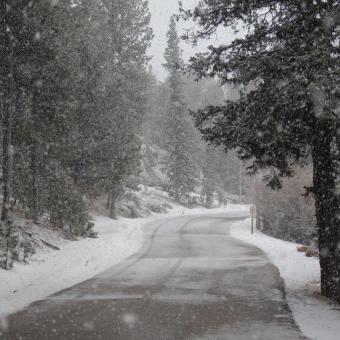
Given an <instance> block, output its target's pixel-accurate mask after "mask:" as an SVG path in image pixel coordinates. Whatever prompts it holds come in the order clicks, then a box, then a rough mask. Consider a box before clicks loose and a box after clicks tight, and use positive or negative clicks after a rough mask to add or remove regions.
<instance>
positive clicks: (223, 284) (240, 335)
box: [4, 213, 302, 340]
mask: <svg viewBox="0 0 340 340" xmlns="http://www.w3.org/2000/svg"><path fill="white" fill-rule="evenodd" d="M241 216H242V214H236V213H233V214H228V215H226V214H224V215H222V214H218V215H205V216H203V215H202V216H181V217H177V218H172V219H169V218H168V219H163V220H158V221H154V222H152V223H150V224H149V225H148V226H147V227H146V234H147V236H146V240H147V242H145V244H144V246H143V247H142V249H141V250H140V251H139V252H138V253H137V254H135V255H134V256H132V257H130V258H129V259H127V260H126V261H124V262H123V263H121V264H120V265H118V266H114V267H112V268H111V269H109V270H107V271H105V272H104V273H102V274H100V275H97V276H96V277H94V278H92V279H90V280H88V281H85V282H83V283H81V284H78V285H76V286H74V287H72V288H70V289H66V290H64V291H61V292H59V293H57V294H55V295H52V296H50V297H49V298H47V299H45V300H43V301H40V302H37V303H34V304H32V305H31V306H29V307H28V308H26V309H25V310H23V311H21V312H19V313H17V314H14V315H12V316H10V317H9V318H8V328H7V331H6V332H5V333H4V339H6V340H13V339H19V338H20V339H23V340H25V339H30V340H31V339H35V340H41V339H49V340H53V339H58V340H63V339H67V340H73V339H82V340H86V339H91V340H92V339H104V340H105V339H115V340H123V339H124V340H129V339H140V340H143V339H145V340H151V339H164V340H166V339H176V340H181V339H214V340H217V339H221V340H222V339H223V340H225V339H232V340H241V339H242V340H248V339H261V340H283V339H290V340H295V339H301V336H302V335H301V332H300V330H299V328H298V327H297V325H296V324H295V322H294V320H293V318H292V314H291V311H290V309H289V308H288V306H287V304H286V303H285V301H284V298H283V286H282V280H281V278H280V275H279V272H278V270H277V268H276V267H274V266H273V265H272V264H271V263H270V262H269V260H268V257H267V256H266V255H265V253H263V252H262V251H261V250H260V249H259V248H255V247H253V246H250V245H248V244H246V243H243V242H242V241H238V240H236V239H235V238H233V237H231V236H230V232H229V227H230V225H231V224H232V223H233V221H235V218H236V219H240V218H241Z"/></svg>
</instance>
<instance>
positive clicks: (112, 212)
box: [109, 184, 121, 219]
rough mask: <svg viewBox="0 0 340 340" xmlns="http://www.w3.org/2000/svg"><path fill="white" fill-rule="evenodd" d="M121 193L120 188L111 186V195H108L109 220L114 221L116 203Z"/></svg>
mask: <svg viewBox="0 0 340 340" xmlns="http://www.w3.org/2000/svg"><path fill="white" fill-rule="evenodd" d="M120 193H121V186H120V185H118V184H116V185H114V186H113V188H112V191H111V195H110V209H109V213H110V218H113V219H116V218H117V216H116V202H117V199H118V197H119V194H120Z"/></svg>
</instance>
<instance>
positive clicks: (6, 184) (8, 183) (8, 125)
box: [1, 65, 14, 221]
mask: <svg viewBox="0 0 340 340" xmlns="http://www.w3.org/2000/svg"><path fill="white" fill-rule="evenodd" d="M11 70H13V67H12V65H11ZM12 74H13V73H12ZM7 86H8V87H7V91H6V92H7V93H6V95H5V103H4V107H3V119H2V133H3V136H2V154H3V160H2V180H3V199H2V211H1V220H2V221H6V220H7V219H8V215H9V209H10V199H11V195H12V173H13V151H14V150H13V146H12V120H13V104H14V103H13V92H14V89H13V86H14V83H13V79H12V78H11V79H10V80H9V83H8V85H7Z"/></svg>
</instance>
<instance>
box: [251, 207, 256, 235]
mask: <svg viewBox="0 0 340 340" xmlns="http://www.w3.org/2000/svg"><path fill="white" fill-rule="evenodd" d="M250 214H251V234H252V235H253V234H254V216H255V206H253V205H252V206H251V207H250Z"/></svg>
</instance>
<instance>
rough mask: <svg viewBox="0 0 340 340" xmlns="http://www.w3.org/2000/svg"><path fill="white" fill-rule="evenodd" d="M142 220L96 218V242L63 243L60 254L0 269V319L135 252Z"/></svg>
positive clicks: (47, 255)
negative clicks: (8, 268)
mask: <svg viewBox="0 0 340 340" xmlns="http://www.w3.org/2000/svg"><path fill="white" fill-rule="evenodd" d="M141 224H142V222H141V220H140V219H139V220H128V219H122V220H118V221H114V220H112V219H109V218H107V217H96V218H95V231H96V232H98V238H96V239H91V238H88V239H83V240H80V241H77V242H74V241H73V242H72V241H66V240H63V241H62V243H61V244H60V243H59V244H58V247H59V248H60V251H49V252H48V253H45V252H43V253H42V252H39V253H37V254H36V255H34V256H33V258H32V261H31V262H30V263H29V264H27V265H24V264H15V266H14V269H13V270H8V271H4V270H0V301H1V302H0V317H4V316H6V315H8V314H11V313H13V312H15V311H17V310H20V309H22V308H24V307H25V306H26V305H27V304H29V303H31V302H33V301H36V300H40V299H43V298H44V297H46V296H48V295H50V294H52V293H54V292H56V291H59V290H62V289H65V288H67V287H70V286H72V285H74V284H77V283H79V282H82V281H84V280H87V279H89V278H91V277H93V276H94V275H96V274H98V273H99V272H101V271H103V270H105V269H107V268H109V267H111V266H113V265H115V264H117V263H118V262H120V261H122V260H124V259H125V258H126V257H128V256H130V255H131V254H133V253H134V252H136V251H137V250H138V249H139V248H140V246H141V244H142V242H143V235H142V231H141Z"/></svg>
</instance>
